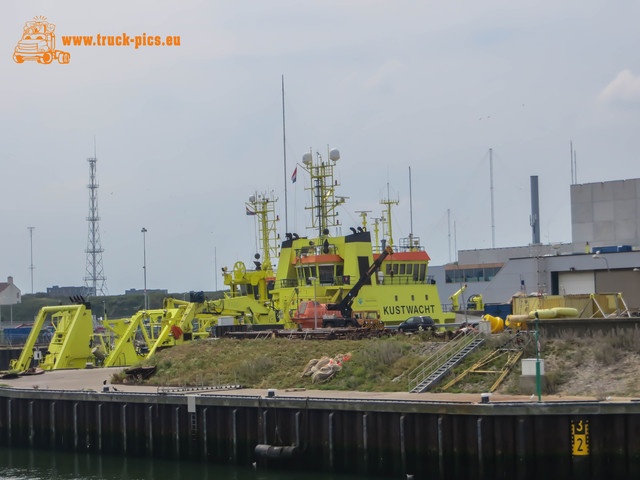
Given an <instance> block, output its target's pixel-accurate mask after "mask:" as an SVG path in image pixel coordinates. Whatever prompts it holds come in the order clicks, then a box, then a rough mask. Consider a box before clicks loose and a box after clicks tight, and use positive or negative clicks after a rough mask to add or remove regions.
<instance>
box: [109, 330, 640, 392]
mask: <svg viewBox="0 0 640 480" xmlns="http://www.w3.org/2000/svg"><path fill="white" fill-rule="evenodd" d="M509 336H510V334H508V333H505V334H502V335H496V336H492V337H491V338H490V339H489V340H488V341H487V343H486V344H485V345H484V346H483V347H482V348H481V349H479V350H478V351H476V352H474V353H473V354H471V355H469V357H467V358H466V359H465V361H464V362H463V363H462V364H461V365H459V366H458V367H457V368H456V369H455V370H454V372H453V373H452V374H450V376H449V377H448V378H447V379H445V380H444V381H443V382H442V383H441V384H440V385H443V384H444V383H446V382H447V381H448V380H450V379H452V378H454V375H457V374H458V373H460V372H462V371H464V370H465V369H467V368H469V367H470V366H472V365H473V364H474V363H475V362H477V361H478V360H479V359H481V358H482V357H483V356H484V355H486V354H487V353H488V352H490V351H491V350H492V349H494V348H495V347H496V346H498V345H502V344H503V343H504V342H505V341H506V340H507V339H508V338H509ZM440 345H441V341H440V340H438V339H435V338H432V337H431V336H430V335H429V334H428V333H421V334H419V335H396V336H392V337H389V338H380V339H369V340H330V341H321V340H299V339H294V340H287V339H261V340H235V339H219V340H213V339H212V340H205V341H198V342H193V343H191V344H188V345H183V346H180V347H174V348H170V349H166V350H163V351H162V352H159V353H158V354H156V355H155V356H153V357H151V358H150V359H147V360H145V361H144V362H142V363H141V364H140V365H156V366H157V371H156V374H155V375H154V376H152V377H151V378H150V379H149V380H148V381H147V384H150V385H172V386H184V385H189V386H196V385H227V384H241V385H243V386H245V387H250V388H278V389H286V388H313V389H323V390H359V391H380V392H385V391H400V392H405V391H407V384H408V379H407V374H408V372H410V371H411V370H412V369H414V368H415V367H416V366H418V365H419V364H420V363H422V362H423V361H424V359H425V358H426V357H427V356H429V354H430V353H432V352H433V351H434V350H435V349H437V348H438V347H439V346H440ZM338 355H340V356H345V355H346V356H350V358H349V359H348V360H347V361H345V362H344V363H343V368H342V370H341V371H339V372H338V373H336V375H335V376H334V377H333V378H331V379H330V380H328V381H326V382H324V383H315V384H314V383H313V382H312V380H311V378H310V377H302V376H301V374H302V372H303V370H304V369H305V366H306V365H307V363H308V362H309V360H311V359H314V358H315V359H319V358H321V357H323V356H329V357H335V356H338ZM542 357H543V358H544V359H545V373H546V377H547V384H548V386H549V392H548V393H555V394H561V395H586V396H595V397H596V398H603V399H604V398H606V397H607V396H610V395H614V396H631V395H639V394H640V379H638V378H637V375H636V374H635V372H637V371H638V368H639V367H640V330H636V331H633V332H629V331H626V332H618V331H612V332H610V333H608V334H606V335H605V334H602V333H594V334H586V335H584V336H581V337H578V336H576V335H572V334H564V335H561V336H560V338H556V339H551V340H546V341H543V342H542ZM524 358H535V344H534V342H531V343H530V344H529V345H528V346H527V347H526V349H525V354H524ZM500 368H501V364H500V363H497V364H496V365H493V366H492V365H489V366H488V367H487V369H488V370H495V371H498V370H500ZM519 376H520V362H518V363H517V364H516V366H515V367H514V368H513V370H512V371H511V373H510V374H509V376H507V378H506V379H505V381H504V382H503V384H502V385H501V386H500V388H499V389H498V392H499V393H505V394H519V393H520V392H519ZM123 378H124V375H123V376H122V377H120V379H119V380H120V381H122V380H123ZM496 378H497V375H487V374H475V375H469V376H467V377H466V378H465V379H464V380H463V381H462V382H460V383H459V384H456V385H455V387H454V388H451V389H450V390H449V392H451V393H459V392H467V393H481V392H487V391H489V388H490V386H491V385H492V384H493V382H494V381H495V379H496ZM114 381H118V379H114ZM434 391H435V392H437V391H439V389H438V388H437V387H436V388H435V389H434Z"/></svg>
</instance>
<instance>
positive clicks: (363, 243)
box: [271, 149, 455, 325]
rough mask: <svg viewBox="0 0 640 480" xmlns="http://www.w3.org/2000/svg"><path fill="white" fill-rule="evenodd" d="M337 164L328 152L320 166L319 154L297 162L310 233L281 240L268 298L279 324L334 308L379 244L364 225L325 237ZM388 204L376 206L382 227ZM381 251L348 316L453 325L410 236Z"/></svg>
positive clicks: (338, 199) (337, 199)
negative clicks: (303, 307) (310, 308)
mask: <svg viewBox="0 0 640 480" xmlns="http://www.w3.org/2000/svg"><path fill="white" fill-rule="evenodd" d="M339 159H340V154H339V152H338V150H336V149H333V150H330V151H329V161H327V162H325V161H324V160H323V158H322V156H321V155H319V154H316V157H315V159H314V157H313V156H312V154H310V153H307V154H305V155H304V157H303V162H302V163H303V165H302V168H303V169H304V170H305V171H306V172H307V173H308V174H309V177H310V179H311V182H310V187H309V188H307V190H308V191H310V192H311V207H310V210H311V211H312V212H313V215H314V217H313V224H314V228H313V229H312V231H313V232H314V235H313V236H310V237H299V236H298V235H296V234H287V238H286V239H285V240H284V241H283V242H282V244H281V248H280V257H279V262H278V268H277V271H276V278H275V283H274V288H273V291H272V292H271V295H272V299H273V304H274V308H276V309H277V310H278V311H279V314H280V316H281V317H282V318H283V319H284V320H285V321H286V322H287V323H290V320H291V317H292V315H293V316H295V314H294V312H296V310H297V309H298V307H299V305H300V304H301V302H316V303H320V304H335V303H337V302H339V301H340V300H341V299H342V298H344V296H345V295H346V294H347V293H348V292H349V290H350V289H351V288H352V286H353V285H355V284H356V282H357V281H358V279H360V278H361V277H362V276H363V274H364V273H365V272H367V270H368V269H369V266H370V265H372V264H373V262H374V260H375V259H376V258H377V257H378V255H380V253H377V252H381V251H383V250H384V247H385V244H386V243H387V242H386V239H384V238H383V239H382V240H381V245H373V244H372V239H371V234H370V232H368V231H366V223H364V222H363V223H364V225H365V226H364V228H363V227H362V226H359V227H357V228H354V227H351V231H352V233H350V234H348V235H331V231H330V229H331V227H336V226H338V225H339V221H338V219H337V216H338V211H337V207H338V206H339V205H340V204H342V203H344V202H345V199H346V197H343V196H339V195H337V194H336V186H337V185H338V182H337V181H336V180H335V179H334V176H333V168H334V166H335V164H336V162H337V161H338V160H339ZM395 203H397V202H390V201H386V202H384V205H385V206H386V212H385V214H386V216H387V218H386V219H385V220H386V221H387V222H388V223H389V224H390V223H391V205H392V204H395ZM365 218H366V217H364V216H363V219H365ZM389 233H390V229H389ZM376 238H377V235H376ZM390 238H391V237H390ZM390 238H389V240H390ZM391 242H392V241H390V242H389V244H391ZM389 246H392V247H393V249H394V251H395V253H393V254H392V255H389V256H388V257H387V258H386V259H384V261H383V262H382V265H381V268H380V270H379V271H378V272H376V273H375V274H374V275H372V276H371V277H370V278H369V279H368V282H367V284H365V285H364V286H363V287H362V288H361V289H360V291H359V292H358V295H357V297H356V298H355V299H354V302H353V314H354V316H356V317H360V318H370V319H374V318H377V319H380V320H382V321H383V322H384V323H385V325H394V324H398V323H400V322H402V321H404V320H406V319H407V318H408V317H410V316H412V315H429V316H431V317H432V318H433V319H434V320H435V321H436V323H451V322H453V321H454V318H455V315H454V314H452V313H444V312H443V311H442V305H441V304H440V297H439V296H438V290H437V287H436V285H435V282H434V281H433V279H431V278H430V277H429V276H428V275H427V269H428V265H429V260H430V259H429V255H427V252H425V251H424V248H423V247H422V246H421V245H420V240H419V238H418V237H413V236H410V237H408V238H404V239H401V241H400V243H399V245H389Z"/></svg>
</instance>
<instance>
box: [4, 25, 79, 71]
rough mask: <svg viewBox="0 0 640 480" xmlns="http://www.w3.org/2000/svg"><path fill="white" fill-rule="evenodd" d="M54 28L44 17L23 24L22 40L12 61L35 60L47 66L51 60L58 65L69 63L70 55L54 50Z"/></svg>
mask: <svg viewBox="0 0 640 480" xmlns="http://www.w3.org/2000/svg"><path fill="white" fill-rule="evenodd" d="M55 29H56V26H55V25H54V24H52V23H49V22H47V19H46V18H44V17H34V19H33V21H32V22H25V24H24V31H23V33H22V38H21V39H20V41H19V42H18V45H16V48H15V50H14V52H13V60H14V61H15V62H16V63H23V62H24V61H25V60H36V61H37V62H38V63H46V64H49V63H51V62H52V61H53V60H58V63H65V64H66V63H69V60H70V59H71V55H70V54H69V53H67V52H62V51H60V50H56V36H55V34H54V33H53V32H54V31H55Z"/></svg>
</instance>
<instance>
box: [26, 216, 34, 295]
mask: <svg viewBox="0 0 640 480" xmlns="http://www.w3.org/2000/svg"><path fill="white" fill-rule="evenodd" d="M27 228H28V229H29V243H30V244H31V265H30V266H29V270H31V295H33V268H34V267H33V230H34V229H35V228H36V227H27Z"/></svg>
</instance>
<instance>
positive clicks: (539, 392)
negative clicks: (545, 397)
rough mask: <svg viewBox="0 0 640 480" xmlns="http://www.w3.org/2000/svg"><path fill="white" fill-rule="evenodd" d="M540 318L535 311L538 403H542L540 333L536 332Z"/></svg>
mask: <svg viewBox="0 0 640 480" xmlns="http://www.w3.org/2000/svg"><path fill="white" fill-rule="evenodd" d="M539 321H540V317H539V316H538V312H537V311H536V321H535V324H536V393H537V394H538V401H539V402H541V401H542V385H541V383H540V333H539V330H538V323H539Z"/></svg>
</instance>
